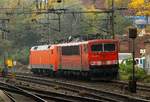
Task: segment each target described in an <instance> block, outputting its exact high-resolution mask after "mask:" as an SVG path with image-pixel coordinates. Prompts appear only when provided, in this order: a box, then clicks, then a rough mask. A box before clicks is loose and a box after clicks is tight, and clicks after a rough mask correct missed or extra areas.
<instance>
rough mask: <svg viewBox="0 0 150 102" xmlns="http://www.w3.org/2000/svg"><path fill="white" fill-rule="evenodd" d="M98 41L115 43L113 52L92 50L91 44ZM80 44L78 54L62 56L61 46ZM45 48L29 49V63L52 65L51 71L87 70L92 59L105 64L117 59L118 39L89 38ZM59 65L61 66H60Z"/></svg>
mask: <svg viewBox="0 0 150 102" xmlns="http://www.w3.org/2000/svg"><path fill="white" fill-rule="evenodd" d="M99 43H115V44H116V50H115V51H113V52H92V51H91V45H92V44H99ZM74 45H79V46H80V55H71V56H64V55H62V53H61V47H62V46H74ZM52 46H53V47H50V48H47V49H45V50H31V51H30V65H31V66H32V65H41V66H42V65H47V66H49V67H48V68H50V65H53V71H57V70H58V69H67V70H81V71H88V70H89V68H90V63H91V62H92V61H101V62H102V64H105V65H106V61H114V60H115V61H117V60H118V41H116V40H90V41H86V43H85V42H81V43H71V44H70V45H69V44H68V43H67V44H59V45H52ZM60 66H61V67H60Z"/></svg>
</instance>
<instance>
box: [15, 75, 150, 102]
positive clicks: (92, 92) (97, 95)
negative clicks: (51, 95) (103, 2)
mask: <svg viewBox="0 0 150 102" xmlns="http://www.w3.org/2000/svg"><path fill="white" fill-rule="evenodd" d="M16 79H17V80H22V81H27V82H31V83H36V84H41V85H47V86H53V87H54V86H56V85H57V86H58V88H59V89H65V90H69V91H73V92H76V93H78V94H81V93H82V92H84V95H85V96H87V97H90V98H93V99H98V100H102V99H103V100H106V101H109V102H120V101H121V102H131V101H132V102H149V100H146V99H140V98H136V97H132V96H129V95H124V94H118V93H115V92H109V91H104V90H100V89H95V88H90V87H87V86H82V85H77V84H73V83H67V82H62V81H56V80H50V79H43V78H39V77H29V76H22V75H17V78H16Z"/></svg>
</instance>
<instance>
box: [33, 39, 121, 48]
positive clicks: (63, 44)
mask: <svg viewBox="0 0 150 102" xmlns="http://www.w3.org/2000/svg"><path fill="white" fill-rule="evenodd" d="M97 41H101V42H116V41H118V40H114V39H107V40H106V39H96V40H89V41H82V42H69V43H62V44H53V45H50V44H49V45H39V46H33V47H32V48H31V51H33V50H48V49H52V48H53V47H54V46H75V45H80V44H87V43H89V42H97Z"/></svg>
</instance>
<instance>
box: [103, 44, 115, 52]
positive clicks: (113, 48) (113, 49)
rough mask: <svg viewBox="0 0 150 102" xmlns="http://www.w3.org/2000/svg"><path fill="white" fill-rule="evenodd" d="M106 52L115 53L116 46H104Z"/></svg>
mask: <svg viewBox="0 0 150 102" xmlns="http://www.w3.org/2000/svg"><path fill="white" fill-rule="evenodd" d="M104 51H115V44H104Z"/></svg>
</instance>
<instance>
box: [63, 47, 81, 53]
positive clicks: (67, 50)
mask: <svg viewBox="0 0 150 102" xmlns="http://www.w3.org/2000/svg"><path fill="white" fill-rule="evenodd" d="M62 55H80V51H79V46H63V47H62Z"/></svg>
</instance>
